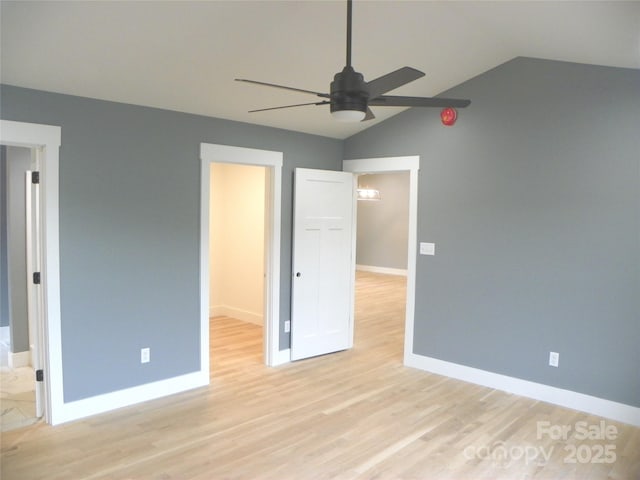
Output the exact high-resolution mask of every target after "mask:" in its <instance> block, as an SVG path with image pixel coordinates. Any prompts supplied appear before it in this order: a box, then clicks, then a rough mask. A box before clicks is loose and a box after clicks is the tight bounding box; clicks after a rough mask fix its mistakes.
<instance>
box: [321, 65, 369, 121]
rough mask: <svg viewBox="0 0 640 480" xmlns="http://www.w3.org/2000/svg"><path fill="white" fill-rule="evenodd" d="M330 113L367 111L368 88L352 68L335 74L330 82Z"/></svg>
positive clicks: (359, 74)
mask: <svg viewBox="0 0 640 480" xmlns="http://www.w3.org/2000/svg"><path fill="white" fill-rule="evenodd" d="M330 99H331V105H330V108H331V112H336V111H341V110H357V111H360V112H366V111H367V102H368V100H369V88H368V87H367V82H365V81H364V77H363V76H362V74H361V73H358V72H356V71H355V70H354V69H353V67H350V66H347V67H344V69H343V70H342V72H339V73H336V74H335V76H334V77H333V82H331V94H330Z"/></svg>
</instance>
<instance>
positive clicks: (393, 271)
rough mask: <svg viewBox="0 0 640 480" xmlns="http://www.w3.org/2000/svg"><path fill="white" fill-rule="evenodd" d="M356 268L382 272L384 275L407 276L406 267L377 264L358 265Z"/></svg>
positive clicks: (363, 270)
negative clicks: (377, 265) (378, 265)
mask: <svg viewBox="0 0 640 480" xmlns="http://www.w3.org/2000/svg"><path fill="white" fill-rule="evenodd" d="M356 270H360V271H361V272H372V273H382V274H384V275H398V276H401V277H406V276H407V269H406V268H389V267H376V266H375V265H356Z"/></svg>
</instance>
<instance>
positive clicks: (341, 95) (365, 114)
mask: <svg viewBox="0 0 640 480" xmlns="http://www.w3.org/2000/svg"><path fill="white" fill-rule="evenodd" d="M352 4H353V0H347V64H346V66H345V67H344V68H343V69H342V71H341V72H338V73H336V74H335V76H334V77H333V81H332V82H331V85H330V88H329V91H330V92H331V93H329V94H327V93H321V92H314V91H310V90H303V89H300V88H293V87H287V86H284V85H277V84H273V83H265V82H258V81H255V80H247V79H240V78H237V79H236V80H237V81H240V82H246V83H253V84H257V85H264V86H267V87H275V88H280V89H284V90H291V91H295V92H300V93H307V94H312V95H315V96H317V97H320V98H322V99H323V100H321V101H318V102H308V103H298V104H295V105H284V106H280V107H271V108H262V109H259V110H251V112H264V111H267V110H279V109H283V108H292V107H301V106H306V105H327V104H328V105H329V108H330V111H331V116H332V117H333V118H334V119H335V120H337V121H340V122H360V121H366V120H371V119H372V118H375V115H374V114H373V112H372V111H371V109H370V108H369V107H371V106H377V107H440V108H442V107H445V110H446V109H447V108H450V109H451V110H453V111H454V112H455V110H454V109H453V107H457V108H464V107H466V106H468V105H469V104H470V103H471V101H470V100H459V99H453V98H432V97H398V96H389V95H385V93H387V92H389V91H391V90H395V89H396V88H398V87H401V86H403V85H406V84H407V83H409V82H412V81H414V80H417V79H418V78H420V77H423V76H424V73H423V72H421V71H419V70H416V69H415V68H411V67H403V68H400V69H398V70H395V71H393V72H391V73H388V74H386V75H383V76H382V77H379V78H376V79H375V80H372V81H370V82H366V81H365V80H364V77H363V75H362V74H361V73H358V72H356V71H355V70H354V69H353V67H352V66H351V24H352V7H353V5H352ZM443 122H444V120H443ZM453 122H454V123H455V114H454V118H453ZM451 125H453V123H451Z"/></svg>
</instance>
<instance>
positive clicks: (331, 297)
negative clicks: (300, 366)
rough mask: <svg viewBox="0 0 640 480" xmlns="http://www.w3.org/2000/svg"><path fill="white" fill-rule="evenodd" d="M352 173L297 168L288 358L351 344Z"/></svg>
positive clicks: (312, 354)
mask: <svg viewBox="0 0 640 480" xmlns="http://www.w3.org/2000/svg"><path fill="white" fill-rule="evenodd" d="M354 210H355V195H354V181H353V174H351V173H349V172H335V171H325V170H310V169H305V168H297V169H296V170H295V185H294V216H293V282H292V292H291V297H292V303H291V360H300V359H302V358H308V357H313V356H316V355H323V354H325V353H331V352H336V351H339V350H345V349H347V348H350V347H351V346H352V345H353V328H352V327H353V324H352V319H353V304H352V302H351V287H352V284H353V282H354V275H355V271H354V262H353V260H352V255H353V251H354V243H353V239H354V237H353V214H354V213H353V212H354Z"/></svg>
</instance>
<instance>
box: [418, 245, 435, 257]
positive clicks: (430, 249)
mask: <svg viewBox="0 0 640 480" xmlns="http://www.w3.org/2000/svg"><path fill="white" fill-rule="evenodd" d="M435 254H436V244H435V243H426V242H420V255H435Z"/></svg>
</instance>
